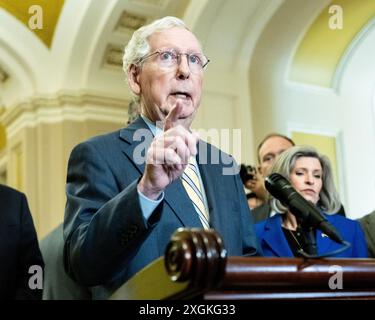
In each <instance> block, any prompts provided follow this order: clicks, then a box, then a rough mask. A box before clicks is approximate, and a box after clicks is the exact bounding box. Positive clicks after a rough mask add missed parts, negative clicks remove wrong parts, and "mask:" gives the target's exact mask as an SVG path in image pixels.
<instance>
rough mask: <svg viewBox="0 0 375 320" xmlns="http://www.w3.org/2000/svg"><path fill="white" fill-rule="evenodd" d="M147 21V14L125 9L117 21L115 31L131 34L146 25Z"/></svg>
mask: <svg viewBox="0 0 375 320" xmlns="http://www.w3.org/2000/svg"><path fill="white" fill-rule="evenodd" d="M146 22H147V17H146V16H144V15H141V14H137V13H131V12H129V11H124V12H123V13H122V15H121V16H120V19H119V21H118V22H117V25H116V28H115V31H118V32H121V33H127V34H129V35H131V34H133V32H134V31H135V30H137V29H138V28H140V27H142V26H143V25H145V24H146Z"/></svg>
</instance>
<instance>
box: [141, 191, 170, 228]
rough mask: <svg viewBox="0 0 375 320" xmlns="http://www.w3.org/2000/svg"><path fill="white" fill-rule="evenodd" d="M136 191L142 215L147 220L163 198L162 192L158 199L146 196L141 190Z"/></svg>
mask: <svg viewBox="0 0 375 320" xmlns="http://www.w3.org/2000/svg"><path fill="white" fill-rule="evenodd" d="M137 191H138V196H139V202H140V204H141V209H142V214H143V217H144V218H145V219H146V221H147V220H148V218H149V217H150V216H151V214H152V213H153V212H154V210H155V209H156V207H157V206H158V205H159V203H160V202H162V201H163V199H164V192H162V194H161V195H160V196H159V198H158V199H156V200H152V199H149V198H147V197H146V196H145V195H144V194H143V193H142V192H140V191H139V190H137Z"/></svg>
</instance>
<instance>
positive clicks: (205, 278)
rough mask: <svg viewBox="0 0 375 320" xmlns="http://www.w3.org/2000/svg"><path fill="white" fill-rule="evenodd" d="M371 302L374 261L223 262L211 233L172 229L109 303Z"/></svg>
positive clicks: (241, 259)
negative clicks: (159, 251) (159, 250)
mask: <svg viewBox="0 0 375 320" xmlns="http://www.w3.org/2000/svg"><path fill="white" fill-rule="evenodd" d="M191 298H196V299H210V300H214V299H225V300H228V299H245V300H257V299H375V259H331V258H324V259H302V258H263V257H228V256H227V253H226V250H225V247H224V244H223V242H222V239H221V238H220V236H219V235H218V234H217V232H215V231H214V230H202V229H182V228H181V229H178V230H177V231H176V232H175V233H174V234H173V236H172V238H171V241H170V243H169V244H168V246H167V248H166V252H165V256H164V257H161V258H159V259H158V260H155V261H154V262H152V263H151V264H150V265H148V266H147V267H145V268H144V269H142V270H141V271H139V272H138V273H137V274H135V275H134V276H133V277H132V278H131V279H129V280H128V281H127V282H126V283H124V284H123V285H122V286H121V287H120V288H119V289H118V290H117V291H116V292H115V293H114V294H113V295H112V296H111V299H137V300H139V299H191Z"/></svg>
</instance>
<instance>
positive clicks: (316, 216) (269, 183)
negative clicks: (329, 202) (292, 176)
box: [264, 173, 345, 244]
mask: <svg viewBox="0 0 375 320" xmlns="http://www.w3.org/2000/svg"><path fill="white" fill-rule="evenodd" d="M264 184H265V187H266V189H267V190H268V192H269V193H270V194H271V195H273V196H274V197H275V198H276V199H278V200H279V201H281V203H282V204H283V205H284V206H286V207H288V208H289V210H290V211H291V212H292V213H293V214H294V215H295V216H296V217H297V218H299V219H301V220H302V223H303V224H305V225H307V226H309V227H313V228H317V229H319V230H321V231H322V232H323V233H325V234H326V235H327V236H328V237H330V238H331V239H332V240H334V241H336V242H338V243H341V244H345V243H344V240H343V239H342V237H341V235H340V233H339V232H338V231H337V230H336V229H335V227H333V226H332V225H331V224H330V223H329V222H328V221H327V219H326V218H325V217H324V216H323V215H322V214H321V213H320V211H319V210H318V208H316V207H315V205H314V204H313V203H311V202H309V201H307V200H306V199H305V198H304V197H302V196H301V195H300V194H299V193H298V192H297V191H296V190H295V189H294V188H293V187H292V186H291V184H290V182H289V181H288V180H287V179H285V178H284V177H283V176H282V175H281V174H278V173H272V174H271V175H269V176H268V177H266V179H265V182H264Z"/></svg>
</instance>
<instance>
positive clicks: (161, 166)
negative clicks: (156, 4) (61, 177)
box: [64, 17, 259, 298]
mask: <svg viewBox="0 0 375 320" xmlns="http://www.w3.org/2000/svg"><path fill="white" fill-rule="evenodd" d="M123 61H124V70H125V72H126V73H127V78H128V83H129V86H130V89H131V91H132V92H133V94H134V96H135V99H136V103H138V104H139V106H140V112H141V114H140V116H139V117H138V118H137V119H136V120H135V121H134V122H133V123H131V124H130V125H129V126H128V127H126V128H124V129H121V130H119V131H117V132H113V133H110V134H106V135H103V136H99V137H94V138H92V139H90V140H88V141H86V142H83V143H81V144H79V145H78V146H76V147H75V148H74V150H73V151H72V153H71V156H70V159H69V165H68V176H67V187H66V192H67V204H66V210H65V222H64V237H65V262H66V269H67V272H68V273H69V275H70V276H71V277H72V278H74V279H75V280H76V281H78V282H80V283H81V284H83V285H86V286H98V287H96V288H95V289H96V290H94V298H106V297H108V296H109V295H110V294H111V293H112V292H113V291H114V290H116V289H117V288H118V287H119V286H120V285H121V284H122V283H124V282H125V281H126V280H128V279H129V278H130V277H131V276H132V275H134V274H135V273H136V272H137V271H139V270H140V269H141V268H143V267H145V266H146V265H147V264H149V263H150V262H152V261H153V260H155V259H157V258H158V257H160V256H161V255H163V254H164V250H165V248H166V246H167V244H168V242H169V240H170V237H171V235H172V234H173V232H174V231H175V230H176V229H178V228H179V227H198V228H214V229H215V230H217V231H218V232H219V234H220V235H221V236H222V238H223V240H224V244H225V247H226V249H227V251H228V254H229V255H250V256H252V255H257V254H259V249H258V244H257V240H256V236H255V232H254V229H253V222H252V220H251V219H252V218H251V215H250V212H249V208H248V206H247V202H246V197H245V194H244V190H243V187H242V184H241V180H240V178H239V176H238V174H237V171H238V170H237V169H236V166H235V165H233V164H234V162H233V160H231V162H232V168H233V170H232V171H228V170H227V171H225V170H224V168H225V167H226V165H228V163H229V162H228V159H231V157H230V156H229V155H226V154H225V153H222V152H221V151H219V150H218V149H216V148H215V147H213V146H211V145H209V144H206V143H205V142H203V141H201V140H199V138H198V136H197V135H196V134H194V133H193V132H192V131H191V130H190V126H191V124H192V122H193V120H194V117H195V115H196V113H197V111H198V107H199V104H200V101H201V94H202V84H203V74H204V69H205V67H206V66H207V64H208V62H209V60H208V59H207V58H206V57H205V55H204V54H203V52H202V48H201V46H200V44H199V42H198V40H197V38H196V37H195V36H194V34H193V33H192V32H191V31H189V29H188V28H187V27H186V26H185V24H184V23H183V22H182V21H181V20H180V19H177V18H174V17H165V18H162V19H160V20H156V21H154V22H153V23H151V24H149V25H147V26H143V27H142V28H140V29H139V30H137V31H136V32H134V34H133V36H132V38H131V40H130V41H129V43H128V45H127V46H126V48H125V53H124V58H123ZM213 154H215V157H214V158H215V159H213V157H212V155H213ZM217 155H219V156H217ZM214 160H215V161H214ZM226 169H228V168H226ZM230 173H231V174H230Z"/></svg>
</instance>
